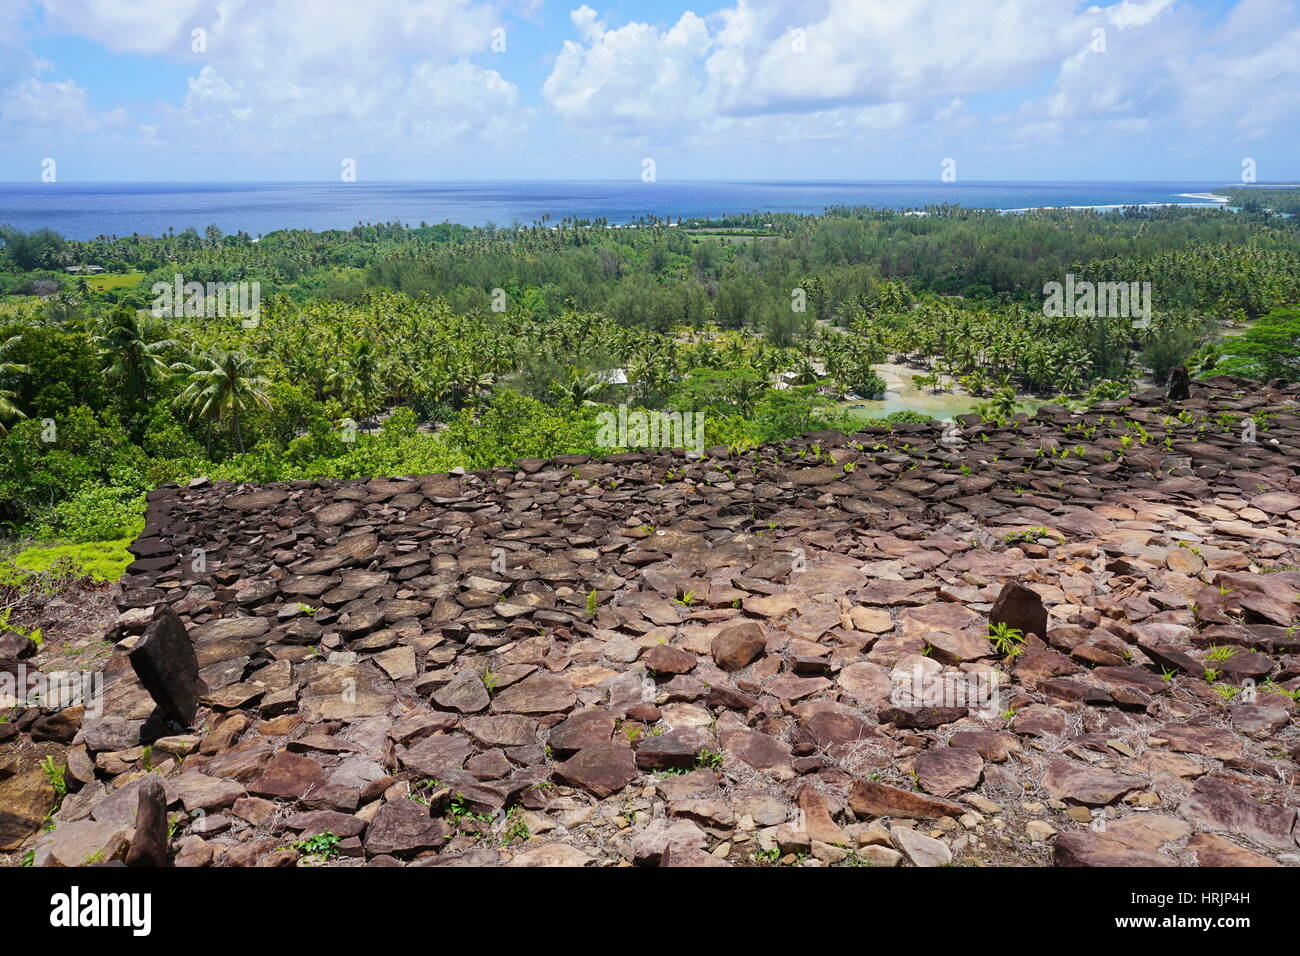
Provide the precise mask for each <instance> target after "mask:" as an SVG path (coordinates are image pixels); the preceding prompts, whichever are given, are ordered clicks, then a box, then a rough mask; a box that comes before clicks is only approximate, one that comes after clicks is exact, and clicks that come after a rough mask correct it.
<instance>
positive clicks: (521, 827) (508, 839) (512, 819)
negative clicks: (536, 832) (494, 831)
mask: <svg viewBox="0 0 1300 956" xmlns="http://www.w3.org/2000/svg"><path fill="white" fill-rule="evenodd" d="M532 836H533V834H532V831H531V830H529V829H528V821H527V820H525V819H524V815H523V814H522V813H521V812H520V811H519V808H518V807H511V808H510V812H509V813H507V814H506V828H505V832H503V833H502V834H501V845H502V846H505V845H506V844H509V843H515V842H519V843H527V842H528V841H529V840H530V839H532Z"/></svg>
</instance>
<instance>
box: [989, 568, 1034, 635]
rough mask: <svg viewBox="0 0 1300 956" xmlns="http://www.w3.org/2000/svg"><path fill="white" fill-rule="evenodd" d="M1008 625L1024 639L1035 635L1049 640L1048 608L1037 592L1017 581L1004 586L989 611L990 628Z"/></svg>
mask: <svg viewBox="0 0 1300 956" xmlns="http://www.w3.org/2000/svg"><path fill="white" fill-rule="evenodd" d="M998 624H1006V625H1007V626H1009V627H1011V628H1014V629H1015V630H1017V631H1019V632H1020V635H1021V636H1022V637H1028V636H1029V635H1030V634H1035V635H1037V636H1038V637H1040V638H1043V639H1046V638H1047V608H1045V607H1043V599H1042V598H1041V597H1039V596H1038V593H1037V592H1036V591H1033V590H1031V589H1030V588H1027V587H1025V586H1024V585H1023V584H1020V583H1018V582H1016V581H1010V582H1008V583H1007V584H1005V585H1003V586H1002V591H1001V593H1000V594H998V598H997V600H996V601H994V602H993V608H992V610H990V611H989V627H990V628H992V627H995V626H996V625H998Z"/></svg>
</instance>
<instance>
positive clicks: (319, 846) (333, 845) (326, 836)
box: [291, 830, 342, 860]
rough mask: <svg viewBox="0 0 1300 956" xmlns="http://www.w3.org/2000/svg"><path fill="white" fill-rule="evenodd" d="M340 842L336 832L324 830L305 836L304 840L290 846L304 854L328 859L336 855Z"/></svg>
mask: <svg viewBox="0 0 1300 956" xmlns="http://www.w3.org/2000/svg"><path fill="white" fill-rule="evenodd" d="M340 842H342V840H341V838H340V837H339V835H338V834H337V833H330V832H329V831H328V830H326V831H325V832H324V833H318V834H316V835H315V836H310V837H307V838H306V839H305V840H299V841H298V842H297V843H293V844H291V846H292V847H293V848H294V849H295V850H297V851H298V852H299V853H301V854H303V855H304V856H318V857H320V858H321V859H324V860H328V859H330V858H331V857H335V856H338V852H339V843H340Z"/></svg>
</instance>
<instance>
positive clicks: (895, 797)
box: [849, 780, 966, 820]
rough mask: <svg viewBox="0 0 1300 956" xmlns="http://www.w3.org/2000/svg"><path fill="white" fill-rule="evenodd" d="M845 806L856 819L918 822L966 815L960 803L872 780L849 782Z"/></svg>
mask: <svg viewBox="0 0 1300 956" xmlns="http://www.w3.org/2000/svg"><path fill="white" fill-rule="evenodd" d="M849 807H850V809H852V810H853V812H854V813H856V814H857V815H858V816H860V817H905V818H906V817H910V818H916V819H921V820H934V819H938V818H939V817H953V818H954V819H956V818H957V817H960V816H962V815H963V814H964V813H965V812H966V808H965V807H963V806H962V805H961V804H960V803H953V802H952V801H950V800H941V799H939V798H937V797H929V796H926V795H925V794H923V793H915V792H913V791H911V790H903V789H902V788H900V787H892V786H890V785H889V784H887V783H879V782H877V781H874V780H854V781H853V785H852V787H851V788H850V790H849Z"/></svg>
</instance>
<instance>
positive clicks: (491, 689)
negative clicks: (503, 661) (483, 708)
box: [483, 664, 497, 697]
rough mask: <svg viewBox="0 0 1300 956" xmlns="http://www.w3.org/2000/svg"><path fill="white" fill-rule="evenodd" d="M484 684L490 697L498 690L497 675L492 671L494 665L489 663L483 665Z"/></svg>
mask: <svg viewBox="0 0 1300 956" xmlns="http://www.w3.org/2000/svg"><path fill="white" fill-rule="evenodd" d="M483 686H484V687H486V688H487V692H488V696H489V697H491V696H492V695H493V694H495V693H496V692H497V675H496V674H494V673H492V667H491V665H488V664H484V665H483Z"/></svg>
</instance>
